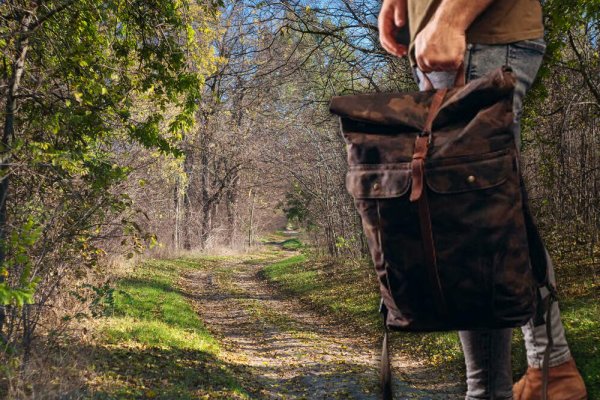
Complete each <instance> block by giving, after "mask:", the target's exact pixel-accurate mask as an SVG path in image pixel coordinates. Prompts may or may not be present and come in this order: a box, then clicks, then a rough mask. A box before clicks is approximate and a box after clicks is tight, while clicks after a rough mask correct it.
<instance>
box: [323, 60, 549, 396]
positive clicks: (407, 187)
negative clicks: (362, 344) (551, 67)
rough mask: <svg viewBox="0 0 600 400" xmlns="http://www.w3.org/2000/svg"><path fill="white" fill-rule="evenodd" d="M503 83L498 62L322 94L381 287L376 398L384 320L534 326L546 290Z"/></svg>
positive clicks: (403, 325)
mask: <svg viewBox="0 0 600 400" xmlns="http://www.w3.org/2000/svg"><path fill="white" fill-rule="evenodd" d="M461 80H462V81H463V82H464V70H463V71H462V72H460V71H459V74H458V77H457V81H458V82H460V81H461ZM514 86H515V77H514V75H513V73H512V71H511V69H510V68H509V67H502V68H499V69H497V70H495V71H492V72H490V73H489V74H487V75H485V76H483V77H481V78H479V79H476V80H473V81H471V82H469V83H468V84H466V85H464V83H463V84H462V85H458V86H456V87H454V88H450V89H439V90H426V91H421V92H409V93H387V94H386V93H377V94H362V95H352V96H341V97H334V98H333V99H332V101H331V104H330V111H331V112H332V113H334V114H336V115H338V116H340V120H341V127H342V135H343V137H344V140H345V142H346V144H347V153H348V172H347V175H346V187H347V190H348V192H349V193H350V194H351V195H352V197H353V199H354V203H355V206H356V209H357V211H358V213H359V214H360V217H361V220H362V227H363V232H364V235H365V236H366V239H367V243H368V247H369V251H370V253H371V256H372V259H373V263H374V265H375V270H376V273H377V277H378V282H379V287H380V291H381V299H382V301H381V312H382V314H383V316H384V326H385V328H386V330H385V336H384V346H383V353H382V355H383V358H382V361H383V363H382V378H383V384H384V398H389V397H385V393H386V392H389V393H388V396H391V388H390V384H391V376H390V371H389V360H388V350H387V341H388V337H387V331H388V329H391V330H398V331H410V332H418V331H447V330H474V329H496V328H507V327H518V326H522V325H524V324H525V323H526V322H527V321H529V320H530V319H531V318H532V317H535V318H536V324H543V323H544V321H543V311H544V310H545V309H546V308H547V309H548V310H549V309H550V307H548V304H542V302H541V298H540V295H539V290H538V288H539V287H541V286H547V287H549V288H550V289H552V288H551V286H550V285H549V284H548V280H547V272H546V267H547V266H546V259H545V254H544V247H543V242H542V240H541V237H540V235H539V232H538V231H537V228H536V225H535V223H534V220H533V217H532V215H531V212H530V210H529V206H528V202H527V194H526V191H525V188H524V183H523V179H522V176H521V172H520V162H519V156H520V155H519V151H518V148H517V146H516V142H515V135H514V132H513V129H512V128H513V124H514V122H513V111H512V110H513V92H514ZM552 292H553V291H552ZM553 293H554V292H553ZM553 299H554V296H548V298H547V301H546V302H545V303H549V301H552V300H553ZM547 320H548V321H549V320H550V319H549V318H548V319H547ZM550 345H551V344H550ZM549 347H550V346H549ZM548 350H549V349H547V353H548ZM548 354H549V353H548Z"/></svg>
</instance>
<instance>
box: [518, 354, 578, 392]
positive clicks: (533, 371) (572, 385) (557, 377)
mask: <svg viewBox="0 0 600 400" xmlns="http://www.w3.org/2000/svg"><path fill="white" fill-rule="evenodd" d="M541 399H542V370H541V369H540V368H531V367H529V368H527V372H526V373H525V375H523V377H522V378H521V379H520V380H519V381H518V382H517V383H515V384H514V386H513V400H541ZM548 400H587V391H586V390H585V384H584V383H583V379H582V378H581V375H580V374H579V371H577V367H576V366H575V360H573V359H572V358H571V359H570V360H569V361H567V362H565V363H563V364H560V365H557V366H556V367H550V368H549V374H548Z"/></svg>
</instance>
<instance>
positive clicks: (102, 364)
mask: <svg viewBox="0 0 600 400" xmlns="http://www.w3.org/2000/svg"><path fill="white" fill-rule="evenodd" d="M211 261H218V260H217V259H215V260H212V259H208V258H207V259H199V260H186V259H178V260H170V261H164V260H153V261H147V262H144V263H142V264H140V265H138V266H137V267H136V269H135V270H134V272H133V273H132V274H130V276H127V277H125V278H123V279H122V280H121V281H119V282H118V284H117V288H118V289H119V290H121V291H123V292H125V293H126V294H123V293H121V292H120V293H118V294H117V295H116V298H115V305H114V312H113V315H112V316H110V317H108V318H106V319H105V320H104V321H102V324H101V326H100V328H99V338H98V343H97V346H96V348H94V349H93V350H92V351H93V354H94V364H95V370H96V373H97V376H96V378H95V380H94V381H93V382H92V383H91V389H90V397H92V398H96V399H122V398H157V399H202V398H207V399H208V398H210V399H213V398H217V399H219V398H220V399H244V398H248V396H247V395H246V394H245V393H244V391H243V390H242V389H241V387H240V385H239V384H238V383H237V382H236V380H235V379H234V377H233V373H232V372H231V371H230V369H229V368H228V366H227V365H226V364H224V363H223V362H222V361H220V360H219V346H218V343H217V342H216V340H215V339H214V338H213V337H212V336H211V335H210V333H209V332H208V331H207V330H206V327H205V326H204V325H203V324H202V322H201V320H200V319H199V318H198V315H197V314H196V312H195V311H194V310H193V308H192V306H191V305H190V303H189V302H188V299H187V298H186V295H185V294H184V293H183V292H181V291H180V289H179V288H178V287H177V280H178V278H179V276H180V274H181V273H182V272H184V271H185V270H188V269H193V268H201V267H202V263H209V262H211Z"/></svg>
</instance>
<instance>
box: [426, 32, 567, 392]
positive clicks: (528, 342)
mask: <svg viewBox="0 0 600 400" xmlns="http://www.w3.org/2000/svg"><path fill="white" fill-rule="evenodd" d="M545 49H546V44H545V43H544V40H543V39H541V38H540V39H534V40H523V41H519V42H514V43H509V44H501V45H484V44H469V45H468V48H467V52H466V54H465V72H466V75H467V76H466V78H467V81H468V80H471V79H475V78H478V77H480V76H482V75H484V74H486V73H487V72H489V71H491V70H494V69H496V68H498V67H500V66H502V65H508V66H510V67H511V68H512V70H513V71H514V73H515V77H516V79H517V82H516V87H515V95H514V109H513V111H514V114H515V121H514V133H515V139H516V143H517V148H518V149H519V151H520V149H521V129H520V124H519V122H520V118H521V114H522V109H523V98H524V97H525V94H526V92H527V90H528V89H529V87H530V86H531V84H532V82H533V80H534V79H535V76H536V74H537V71H538V69H539V67H540V65H541V62H542V58H543V55H544V52H545ZM427 76H428V77H429V79H430V80H431V82H432V84H433V86H434V87H435V88H440V87H448V86H451V85H452V84H453V82H454V79H455V73H454V72H431V73H428V74H427ZM415 78H416V80H417V82H418V83H419V85H420V87H421V88H422V89H423V88H424V81H423V75H422V72H421V71H419V70H415ZM546 258H547V260H548V266H549V275H550V281H551V282H552V283H554V267H553V264H552V260H551V259H550V256H549V255H548V251H546ZM547 294H548V293H547V291H546V289H542V297H545V296H546V295H547ZM553 307H554V309H553V310H552V338H553V340H554V346H553V348H552V352H551V355H550V363H549V364H550V366H555V365H559V364H562V363H564V362H565V361H567V360H568V359H569V358H570V357H571V354H570V351H569V347H568V345H567V341H566V338H565V331H564V327H563V325H562V323H561V320H560V311H559V309H558V304H557V303H556V302H554V303H553ZM521 329H522V331H523V335H524V337H525V347H526V349H527V362H528V364H529V366H531V367H536V368H540V367H541V365H542V360H543V354H544V350H545V346H546V343H547V341H548V339H547V336H546V326H545V325H542V326H538V327H534V325H533V321H529V322H528V323H527V324H526V325H525V326H523V327H522V328H521ZM459 337H460V341H461V344H462V347H463V352H464V354H465V364H466V367H467V395H466V399H467V400H471V399H512V371H511V354H510V353H511V337H512V329H497V330H487V331H460V332H459Z"/></svg>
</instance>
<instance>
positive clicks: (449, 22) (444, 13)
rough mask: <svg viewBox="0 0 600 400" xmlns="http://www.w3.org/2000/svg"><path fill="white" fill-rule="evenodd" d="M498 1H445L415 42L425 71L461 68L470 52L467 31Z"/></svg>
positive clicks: (421, 65)
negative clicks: (467, 48) (467, 49)
mask: <svg viewBox="0 0 600 400" xmlns="http://www.w3.org/2000/svg"><path fill="white" fill-rule="evenodd" d="M493 1H494V0H442V3H441V4H440V6H439V7H438V9H437V10H436V12H435V14H434V15H433V18H432V19H431V21H429V22H428V23H427V25H426V26H425V28H424V29H423V30H422V31H421V32H420V33H419V34H418V35H417V37H416V39H415V56H416V60H417V65H418V66H419V68H420V69H421V70H422V71H423V72H430V71H449V70H455V69H457V68H458V67H459V66H460V64H461V63H462V62H463V59H464V54H465V50H466V45H467V43H466V34H465V32H466V30H467V29H468V28H469V26H470V25H471V24H472V23H473V21H474V20H475V18H477V16H478V15H479V14H481V13H482V12H483V11H484V10H485V9H486V8H487V7H489V5H490V4H492V2H493Z"/></svg>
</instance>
